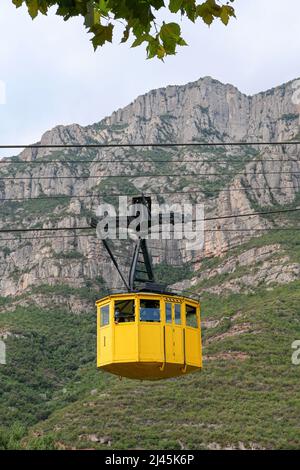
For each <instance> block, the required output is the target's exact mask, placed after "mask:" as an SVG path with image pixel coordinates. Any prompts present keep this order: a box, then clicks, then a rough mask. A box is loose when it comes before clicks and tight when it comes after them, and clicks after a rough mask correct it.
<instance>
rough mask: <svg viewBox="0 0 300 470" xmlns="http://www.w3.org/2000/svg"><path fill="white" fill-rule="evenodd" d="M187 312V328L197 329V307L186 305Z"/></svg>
mask: <svg viewBox="0 0 300 470" xmlns="http://www.w3.org/2000/svg"><path fill="white" fill-rule="evenodd" d="M185 312H186V326H192V327H193V328H197V327H198V322H197V310H196V307H193V306H192V305H186V306H185Z"/></svg>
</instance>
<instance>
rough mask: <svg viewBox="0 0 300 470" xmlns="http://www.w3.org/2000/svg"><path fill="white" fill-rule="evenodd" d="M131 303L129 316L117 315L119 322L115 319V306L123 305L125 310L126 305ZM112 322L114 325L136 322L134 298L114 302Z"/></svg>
mask: <svg viewBox="0 0 300 470" xmlns="http://www.w3.org/2000/svg"><path fill="white" fill-rule="evenodd" d="M130 302H132V307H133V308H132V313H131V314H126V313H125V314H122V312H121V314H120V315H119V320H118V319H117V318H116V309H117V308H118V306H117V304H118V303H120V304H122V303H125V308H126V306H127V305H126V304H128V303H130ZM113 320H114V323H115V324H128V323H131V324H132V323H135V322H136V299H135V298H133V297H132V298H125V299H119V300H114V302H113Z"/></svg>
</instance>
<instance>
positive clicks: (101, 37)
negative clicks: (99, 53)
mask: <svg viewBox="0 0 300 470" xmlns="http://www.w3.org/2000/svg"><path fill="white" fill-rule="evenodd" d="M113 29H114V26H113V25H112V24H111V23H109V24H108V25H107V26H103V25H102V24H97V25H94V26H93V27H92V28H90V31H91V32H92V33H94V37H93V38H92V43H93V46H94V49H95V50H96V49H97V47H98V46H103V44H104V43H105V42H112V35H113Z"/></svg>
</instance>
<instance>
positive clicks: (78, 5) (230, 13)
mask: <svg viewBox="0 0 300 470" xmlns="http://www.w3.org/2000/svg"><path fill="white" fill-rule="evenodd" d="M12 2H13V4H14V5H15V6H16V7H17V8H18V7H21V6H22V5H24V4H25V5H26V6H27V9H28V12H29V14H30V16H31V18H35V17H36V16H37V15H38V13H42V14H43V15H47V13H48V10H49V9H50V8H51V7H57V10H56V14H57V15H59V16H62V17H63V18H64V20H65V21H67V20H68V19H70V18H71V17H73V16H82V17H83V18H84V24H85V26H86V28H87V29H88V31H89V33H91V34H92V39H91V41H92V43H93V46H94V48H95V49H97V47H98V46H103V45H104V44H105V43H106V42H112V41H113V33H114V28H115V26H116V24H120V25H122V27H123V37H122V40H121V42H122V43H124V42H126V41H128V39H129V38H130V37H132V38H133V43H132V47H137V46H140V45H141V44H143V43H145V45H146V50H147V57H148V58H149V59H151V58H152V57H158V58H159V59H163V58H164V57H165V56H167V55H172V54H175V53H176V48H177V46H186V45H187V44H186V42H185V40H184V39H183V37H182V36H181V28H180V26H179V24H178V23H177V22H171V23H165V22H162V24H158V22H157V14H158V13H160V10H163V9H165V12H167V13H173V14H177V15H180V16H181V17H187V18H188V19H189V20H190V21H192V22H193V23H195V22H196V20H197V19H198V18H200V19H201V20H203V21H204V23H206V24H207V25H208V26H210V25H211V24H212V22H213V21H214V20H215V19H219V20H220V21H221V22H222V23H223V24H224V25H227V24H228V22H229V20H230V18H232V17H235V12H234V8H233V7H232V6H231V5H230V3H233V2H234V0H229V1H228V2H226V3H224V2H221V1H218V0H206V1H204V2H201V3H197V0H12ZM161 16H162V15H160V17H161Z"/></svg>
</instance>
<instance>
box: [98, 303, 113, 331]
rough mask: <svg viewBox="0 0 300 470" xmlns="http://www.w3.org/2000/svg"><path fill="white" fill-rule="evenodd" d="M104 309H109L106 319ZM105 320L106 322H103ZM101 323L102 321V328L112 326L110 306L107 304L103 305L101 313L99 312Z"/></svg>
mask: <svg viewBox="0 0 300 470" xmlns="http://www.w3.org/2000/svg"><path fill="white" fill-rule="evenodd" d="M103 309H108V311H107V312H105V314H106V317H104V316H103V312H102V311H103ZM103 318H105V322H104V321H103ZM99 321H100V328H104V327H105V326H109V324H110V304H109V303H107V304H105V305H101V307H100V312H99Z"/></svg>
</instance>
